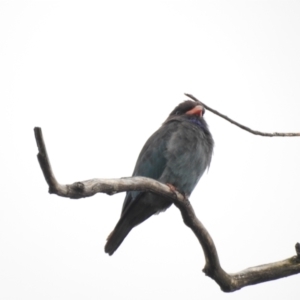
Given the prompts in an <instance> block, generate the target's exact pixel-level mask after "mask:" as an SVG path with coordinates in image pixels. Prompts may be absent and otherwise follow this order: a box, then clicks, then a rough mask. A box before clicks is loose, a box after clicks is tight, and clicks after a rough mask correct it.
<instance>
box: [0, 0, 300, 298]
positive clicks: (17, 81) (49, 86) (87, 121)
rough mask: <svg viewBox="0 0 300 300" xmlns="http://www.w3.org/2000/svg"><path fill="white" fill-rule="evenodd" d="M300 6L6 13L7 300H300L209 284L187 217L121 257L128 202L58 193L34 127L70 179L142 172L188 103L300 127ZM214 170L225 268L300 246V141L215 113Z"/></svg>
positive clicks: (210, 186) (3, 244) (9, 6)
mask: <svg viewBox="0 0 300 300" xmlns="http://www.w3.org/2000/svg"><path fill="white" fill-rule="evenodd" d="M299 83H300V2H299V1H216V2H215V1H186V0H185V1H153V0H152V1H137V2H132V1H19V2H17V1H1V2H0V99H1V110H0V114H1V118H0V122H1V129H0V130H1V150H0V151H1V155H0V165H1V200H0V201H1V208H0V230H1V238H0V265H1V267H0V282H1V287H0V298H1V299H5V300H6V299H190V300H193V299H239V300H244V299H251V300H252V299H266V298H267V299H274V300H277V299H289V300H294V299H297V300H298V299H299V298H300V277H299V276H300V275H296V276H292V277H289V278H286V279H281V280H277V281H273V282H269V283H264V284H259V285H256V286H251V287H246V288H244V289H242V290H240V291H237V292H235V293H232V294H225V293H223V292H222V291H221V290H220V288H219V286H218V285H217V284H216V283H215V282H214V281H212V280H211V279H210V278H208V277H206V276H205V275H204V274H203V273H202V272H201V270H202V268H203V266H204V257H203V253H202V249H201V247H200V246H199V245H198V242H197V240H196V238H195V237H194V236H193V234H192V232H191V231H190V230H189V229H188V228H187V227H186V226H185V225H184V224H183V222H182V219H181V216H180V214H179V211H178V210H177V209H176V208H175V207H172V208H171V209H169V210H168V211H167V212H166V213H163V214H160V215H159V216H155V217H152V218H150V219H149V220H148V221H147V222H145V223H143V224H142V225H140V226H139V227H137V228H136V229H134V230H133V231H132V232H131V233H130V234H129V236H128V237H127V238H126V240H125V241H124V243H123V244H122V246H121V247H120V248H119V249H118V251H117V252H116V253H115V254H114V255H113V256H112V257H109V256H108V255H106V254H105V253H104V250H103V247H104V244H105V240H106V237H107V235H108V234H109V233H110V231H111V230H112V229H113V227H114V225H115V224H116V222H117V220H118V217H119V214H120V211H121V206H122V201H123V198H124V194H119V195H116V196H112V197H110V196H107V195H103V194H99V195H96V196H94V197H92V198H87V199H81V200H76V201H75V200H70V199H64V198H60V197H58V196H55V195H49V194H48V193H47V185H46V182H45V180H44V178H43V175H42V172H41V170H40V167H39V165H38V162H37V159H36V154H37V147H36V144H35V140H34V134H33V127H34V126H40V127H42V129H43V133H44V138H45V141H46V145H47V148H48V152H49V156H50V160H51V163H52V167H53V170H54V173H55V175H56V177H57V179H58V180H59V181H60V182H61V183H72V182H74V181H78V180H84V179H91V178H96V177H99V178H117V177H122V176H130V175H131V173H132V170H133V167H134V164H135V161H136V158H137V156H138V154H139V151H140V149H141V148H142V146H143V144H144V142H145V141H146V140H147V138H148V137H149V136H150V135H151V134H152V133H153V132H154V131H155V130H156V129H157V128H159V126H160V124H161V123H162V122H163V121H164V120H165V119H166V118H167V116H168V114H169V113H170V112H171V110H172V109H173V108H174V107H175V106H176V105H177V104H178V103H179V102H181V101H182V100H185V99H186V97H185V96H184V95H183V93H191V94H193V95H194V96H196V97H198V98H199V99H200V100H202V101H203V102H204V103H206V104H207V105H209V106H211V107H213V108H215V109H217V110H219V111H220V112H222V113H224V114H226V115H228V116H230V117H232V118H233V119H235V120H237V121H239V122H241V123H243V124H245V125H247V126H249V127H251V128H253V129H257V130H261V131H268V132H273V131H282V132H286V131H290V132H292V131H300V118H299V112H300V85H299ZM205 116H206V120H207V122H208V124H209V125H210V129H211V132H212V134H213V136H214V139H215V144H216V145H215V151H214V156H213V160H212V164H211V168H210V170H209V172H208V173H206V174H205V175H204V176H203V178H202V179H201V181H200V183H199V185H198V186H197V188H196V189H195V191H194V193H193V194H192V196H191V201H192V203H193V205H194V208H195V211H196V213H197V215H198V217H199V218H200V220H201V221H202V222H203V223H204V225H205V226H206V227H207V229H208V230H209V232H210V233H211V235H212V237H213V239H214V241H215V243H216V246H217V249H218V251H219V256H220V260H221V264H222V266H223V267H224V269H225V270H226V271H228V272H237V271H240V270H242V269H245V268H248V267H250V266H255V265H259V264H264V263H269V262H273V261H278V260H282V259H286V258H288V257H291V256H293V255H295V250H294V245H295V243H296V242H297V241H298V242H300V229H299V228H300V219H299V209H300V199H299V178H300V155H299V150H300V138H267V137H265V138H263V137H258V136H254V135H251V134H249V133H247V132H245V131H242V130H241V129H239V128H237V127H235V126H233V125H231V124H229V123H228V122H226V121H224V120H222V119H220V118H219V117H217V116H215V115H213V114H211V113H210V112H207V113H206V115H205Z"/></svg>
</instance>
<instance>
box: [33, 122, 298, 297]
mask: <svg viewBox="0 0 300 300" xmlns="http://www.w3.org/2000/svg"><path fill="white" fill-rule="evenodd" d="M34 132H35V138H36V142H37V145H38V149H39V153H38V155H37V157H38V161H39V163H40V167H41V169H42V171H43V174H44V176H45V179H46V181H47V183H48V186H49V193H52V194H57V195H58V196H62V197H68V198H71V199H79V198H85V197H90V196H93V195H95V194H96V193H106V194H109V195H113V194H116V193H120V192H124V191H149V192H152V193H155V194H158V195H162V196H164V197H167V198H169V199H170V200H171V201H173V203H174V204H175V205H176V206H177V207H178V209H179V210H180V212H181V215H182V218H183V220H184V223H185V224H186V225H187V226H188V227H189V228H190V229H191V230H192V231H193V232H194V234H195V236H196V237H197V239H198V241H199V243H200V244H201V246H202V249H203V252H204V255H205V260H206V263H205V267H204V269H203V272H204V273H205V274H206V275H207V276H209V277H211V278H212V279H213V280H215V281H216V282H217V284H219V286H220V288H221V289H222V290H223V291H224V292H233V291H236V290H239V289H241V288H243V287H245V286H248V285H253V284H257V283H261V282H265V281H270V280H274V279H279V278H282V277H286V276H291V275H294V274H298V273H300V244H299V243H297V244H296V246H295V248H296V253H297V255H296V256H293V257H291V258H288V259H286V260H283V261H279V262H275V263H270V264H266V265H261V266H257V267H252V268H249V269H246V270H243V271H241V272H238V273H234V274H229V273H226V272H225V271H224V270H223V269H222V267H221V265H220V261H219V257H218V253H217V249H216V247H215V244H214V242H213V239H212V238H211V236H210V234H209V233H208V231H207V230H206V229H205V227H204V226H203V224H202V223H201V222H200V221H199V219H198V218H197V216H196V215H195V212H194V209H193V207H192V205H191V204H190V202H189V200H188V199H186V198H185V197H184V196H183V195H181V194H180V193H178V192H177V191H173V190H171V189H170V188H169V187H168V186H167V185H165V184H163V183H160V182H158V181H156V180H153V179H150V178H145V177H128V178H120V179H91V180H86V181H80V182H75V183H73V184H70V185H62V184H59V183H58V182H57V180H56V179H55V176H54V174H53V172H52V169H51V165H50V161H49V158H48V154H47V150H46V146H45V143H44V140H43V135H42V130H41V128H38V127H36V128H34Z"/></svg>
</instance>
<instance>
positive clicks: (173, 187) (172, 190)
mask: <svg viewBox="0 0 300 300" xmlns="http://www.w3.org/2000/svg"><path fill="white" fill-rule="evenodd" d="M166 185H167V186H168V187H169V188H170V190H171V192H173V194H174V195H175V196H176V197H177V194H176V192H178V191H177V189H176V187H175V186H174V185H173V184H171V183H166Z"/></svg>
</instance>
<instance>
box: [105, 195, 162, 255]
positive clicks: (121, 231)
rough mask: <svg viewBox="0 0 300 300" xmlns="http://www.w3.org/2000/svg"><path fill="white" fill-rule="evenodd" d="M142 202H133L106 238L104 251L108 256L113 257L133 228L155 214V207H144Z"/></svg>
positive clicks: (140, 200)
mask: <svg viewBox="0 0 300 300" xmlns="http://www.w3.org/2000/svg"><path fill="white" fill-rule="evenodd" d="M146 198H147V197H146ZM143 200H144V199H139V200H138V201H135V202H133V203H132V204H131V205H130V206H129V207H128V208H127V209H126V210H125V211H124V213H123V214H122V216H121V218H120V220H119V222H118V223H117V225H116V227H115V229H114V230H113V231H112V232H111V234H110V235H109V236H108V237H107V242H106V245H105V248H104V250H105V252H106V253H108V254H109V255H113V253H114V252H115V251H116V250H117V249H118V248H119V246H120V245H121V243H122V242H123V240H124V239H125V238H126V236H127V235H128V233H129V232H130V231H131V229H132V228H133V227H135V226H137V225H138V224H140V223H142V222H144V221H145V220H147V219H148V218H149V217H151V216H152V215H154V214H155V213H156V212H157V208H156V207H154V206H151V205H147V204H146V205H145V203H144V201H143ZM145 200H146V199H145Z"/></svg>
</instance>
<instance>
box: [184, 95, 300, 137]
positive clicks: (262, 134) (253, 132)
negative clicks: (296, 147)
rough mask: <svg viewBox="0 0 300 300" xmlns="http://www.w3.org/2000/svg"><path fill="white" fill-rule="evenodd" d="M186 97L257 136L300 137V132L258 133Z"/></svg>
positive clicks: (195, 99) (192, 97)
mask: <svg viewBox="0 0 300 300" xmlns="http://www.w3.org/2000/svg"><path fill="white" fill-rule="evenodd" d="M185 95H186V96H188V97H189V98H191V99H193V100H194V101H197V102H199V103H201V104H202V105H203V106H204V107H205V108H206V109H207V110H209V111H211V112H212V113H214V114H216V115H218V116H219V117H221V118H223V119H225V120H227V121H228V122H230V123H232V124H234V125H236V126H238V127H240V128H241V129H243V130H246V131H248V132H250V133H252V134H255V135H261V136H269V137H273V136H281V137H292V136H300V132H287V133H283V132H273V133H268V132H261V131H257V130H253V129H251V128H249V127H246V126H244V125H242V124H240V123H238V122H236V121H234V120H232V119H230V118H229V117H227V116H225V115H223V114H221V113H219V112H218V111H216V110H214V109H212V108H210V107H209V106H207V105H206V104H204V103H203V102H202V101H200V100H198V99H197V98H196V97H194V96H193V95H191V94H185Z"/></svg>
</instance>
